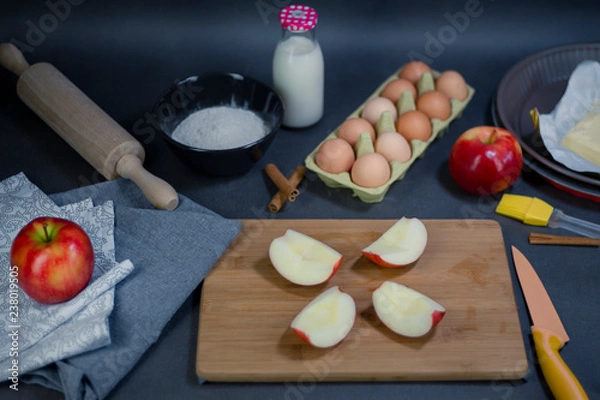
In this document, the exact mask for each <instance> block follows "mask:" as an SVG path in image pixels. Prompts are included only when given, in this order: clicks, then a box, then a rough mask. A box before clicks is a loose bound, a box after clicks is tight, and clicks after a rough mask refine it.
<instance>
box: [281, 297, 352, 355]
mask: <svg viewBox="0 0 600 400" xmlns="http://www.w3.org/2000/svg"><path fill="white" fill-rule="evenodd" d="M355 319H356V305H355V303H354V299H353V298H352V296H350V295H349V294H348V293H344V292H342V291H341V290H340V288H339V287H338V286H333V287H330V288H329V289H327V290H326V291H324V292H323V293H321V294H320V295H318V296H317V297H315V298H314V299H313V300H312V301H311V302H310V303H308V304H307V305H306V306H305V307H304V308H303V309H302V311H300V313H298V315H297V316H296V318H294V320H293V321H292V324H291V328H292V330H293V331H294V332H295V333H296V334H297V335H298V336H299V337H300V338H301V339H302V340H304V341H305V342H306V343H309V344H311V345H313V346H315V347H319V348H328V347H332V346H335V345H336V344H338V343H340V342H341V341H342V340H344V338H345V337H346V336H347V335H348V333H350V330H351V329H352V327H353V326H354V320H355Z"/></svg>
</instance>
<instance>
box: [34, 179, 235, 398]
mask: <svg viewBox="0 0 600 400" xmlns="http://www.w3.org/2000/svg"><path fill="white" fill-rule="evenodd" d="M50 197H51V199H52V200H53V201H54V202H56V203H57V204H58V205H63V204H71V203H76V202H78V201H81V200H82V199H87V198H91V199H92V200H93V202H94V204H101V203H104V202H106V201H109V200H112V202H113V204H114V212H115V230H114V240H115V249H116V257H115V258H116V261H117V262H120V261H123V260H127V259H128V260H131V262H132V263H133V265H134V266H135V268H134V269H133V271H132V272H131V273H130V274H129V276H127V278H126V279H124V280H123V281H121V282H120V283H119V284H118V285H117V286H116V290H115V296H114V309H113V311H112V313H111V314H110V316H109V326H110V334H111V343H110V344H108V345H106V346H104V347H102V348H100V349H97V350H93V351H90V352H87V353H84V354H80V355H76V356H73V357H70V358H68V359H64V360H61V361H58V362H56V363H54V364H52V365H50V366H47V367H45V368H42V369H38V370H36V371H33V372H31V373H29V374H27V375H25V376H23V377H22V380H23V381H24V382H29V383H38V384H41V385H44V386H47V387H50V388H53V389H56V390H59V391H62V392H64V394H65V396H66V398H67V399H86V400H88V399H90V400H91V399H102V398H104V397H106V396H107V395H108V394H109V393H110V391H111V390H112V389H113V388H114V387H115V386H116V385H117V383H118V382H119V381H120V380H121V379H122V378H123V377H124V376H125V375H126V374H127V373H128V372H129V371H130V370H131V369H132V367H133V366H134V365H135V364H136V362H137V361H138V360H139V359H140V357H141V356H142V355H143V354H144V352H145V351H146V350H147V349H148V348H149V347H150V345H152V344H153V343H154V342H155V341H156V340H157V339H158V337H159V336H160V334H161V331H162V330H163V328H164V326H165V325H166V324H167V322H168V321H169V319H170V318H171V317H172V316H173V314H175V312H176V311H177V309H178V308H179V307H180V306H181V304H182V303H183V302H184V301H185V300H186V299H187V298H188V296H189V295H190V294H191V293H192V292H193V290H194V289H195V288H196V287H197V286H198V285H199V284H200V282H201V281H202V280H203V279H204V276H205V275H206V274H207V272H208V271H209V270H210V268H211V267H212V266H213V265H214V264H215V263H216V261H217V260H218V259H219V257H220V256H221V254H222V253H223V251H225V249H226V248H227V247H228V246H229V244H230V243H231V241H232V240H233V239H234V238H235V236H236V235H237V234H238V232H239V230H240V229H241V223H240V222H238V221H233V220H228V219H225V218H223V217H221V216H219V215H217V214H216V213H214V212H212V211H210V210H208V209H206V208H204V207H202V206H200V205H198V204H197V203H195V202H193V201H192V200H190V199H188V198H186V197H185V196H182V195H180V203H179V206H178V207H177V209H175V210H174V211H163V210H157V209H155V208H154V207H153V206H152V205H151V204H150V203H149V202H148V201H147V200H146V198H145V197H144V196H143V194H142V193H141V191H140V190H139V189H138V187H137V186H135V185H134V184H133V183H132V182H131V181H128V180H125V179H117V180H113V181H107V182H102V183H99V184H95V185H91V186H86V187H82V188H79V189H74V190H71V191H68V192H64V193H58V194H54V195H51V196H50Z"/></svg>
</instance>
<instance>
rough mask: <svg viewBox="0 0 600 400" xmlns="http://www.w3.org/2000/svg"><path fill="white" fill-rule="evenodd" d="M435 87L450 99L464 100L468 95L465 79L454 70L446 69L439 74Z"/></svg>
mask: <svg viewBox="0 0 600 400" xmlns="http://www.w3.org/2000/svg"><path fill="white" fill-rule="evenodd" d="M435 88H436V89H437V90H439V91H440V92H442V93H444V94H445V95H446V96H448V97H449V98H451V99H457V100H460V101H464V100H466V99H467V96H468V95H469V91H468V89H467V83H466V82H465V79H464V78H463V77H462V75H461V74H459V73H458V72H456V71H452V70H448V71H444V72H442V73H441V74H440V76H439V77H438V78H437V80H436V82H435Z"/></svg>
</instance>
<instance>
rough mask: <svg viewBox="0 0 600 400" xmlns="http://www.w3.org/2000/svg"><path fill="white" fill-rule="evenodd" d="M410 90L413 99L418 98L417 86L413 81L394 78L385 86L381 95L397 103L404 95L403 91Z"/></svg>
mask: <svg viewBox="0 0 600 400" xmlns="http://www.w3.org/2000/svg"><path fill="white" fill-rule="evenodd" d="M405 90H408V91H410V92H411V93H412V95H413V99H416V98H417V88H416V87H415V85H413V84H412V83H411V82H409V81H407V80H406V79H401V78H398V79H394V80H393V81H391V82H390V83H388V84H387V85H386V86H385V88H384V89H383V90H382V91H381V97H385V98H387V99H390V100H391V101H392V103H394V104H397V103H398V100H400V96H402V92H404V91H405Z"/></svg>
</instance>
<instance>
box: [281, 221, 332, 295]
mask: <svg viewBox="0 0 600 400" xmlns="http://www.w3.org/2000/svg"><path fill="white" fill-rule="evenodd" d="M269 258H270V259H271V263H272V264H273V266H274V267H275V269H276V270H277V272H279V273H280V274H281V276H283V277H284V278H285V279H287V280H289V281H290V282H292V283H295V284H297V285H302V286H312V285H318V284H321V283H323V282H326V281H327V280H329V279H330V278H331V277H332V276H333V275H334V274H335V273H336V271H337V270H338V268H339V267H340V264H341V263H342V255H341V254H340V253H339V252H337V251H336V250H334V249H333V248H331V247H329V246H327V245H326V244H325V243H323V242H321V241H319V240H317V239H314V238H312V237H310V236H308V235H305V234H303V233H300V232H297V231H295V230H293V229H288V230H287V231H286V232H285V234H284V235H283V236H280V237H277V238H275V239H273V241H272V242H271V245H270V246H269Z"/></svg>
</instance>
